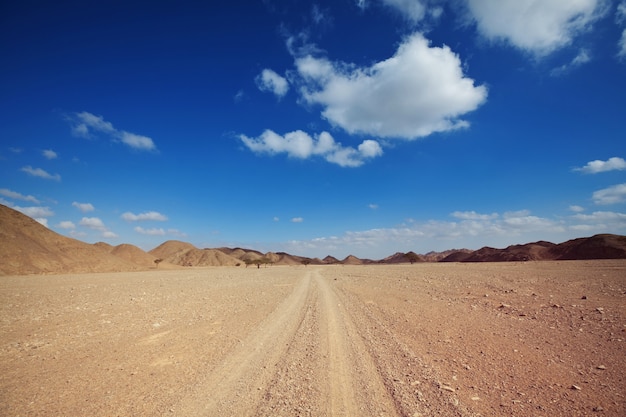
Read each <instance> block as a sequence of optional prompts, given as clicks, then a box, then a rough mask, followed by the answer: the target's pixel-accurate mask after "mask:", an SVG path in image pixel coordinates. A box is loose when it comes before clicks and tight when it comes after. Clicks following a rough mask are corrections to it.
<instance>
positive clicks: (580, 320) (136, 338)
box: [0, 260, 626, 416]
mask: <svg viewBox="0 0 626 417" xmlns="http://www.w3.org/2000/svg"><path fill="white" fill-rule="evenodd" d="M625 277H626V261H624V260H601V261H553V262H518V263H506V262H504V263H471V264H459V263H452V264H451V263H421V264H415V265H410V264H403V265H368V266H363V265H354V266H350V265H332V266H314V265H309V266H302V265H300V266H273V267H265V268H259V269H257V268H236V267H206V268H188V269H185V270H183V271H180V270H157V269H154V270H151V271H139V272H120V273H93V274H60V275H44V276H41V275H30V276H4V277H2V279H1V280H0V309H1V314H0V317H2V322H1V328H0V334H1V335H2V337H1V340H2V349H1V350H0V367H1V369H0V371H1V372H0V375H1V377H0V393H1V397H2V401H0V403H1V405H0V407H1V408H0V414H2V415H5V416H49V415H67V416H78V415H89V416H111V415H120V416H123V415H144V416H154V415H173V416H225V415H233V416H234V415H238V416H244V415H247V416H281V415H282V416H342V415H343V416H348V415H350V416H380V415H385V416H434V415H441V416H494V415H511V416H528V415H534V416H555V415H558V416H587V415H607V416H608V415H610V416H620V415H624V413H625V411H626V401H625V398H624V395H625V394H624V393H625V392H626V381H625V380H624V375H626V362H625V361H624V357H625V354H626V350H625V347H624V340H625V338H626V333H625V329H626V321H625V319H624V318H625V315H626V303H625V298H626V278H625Z"/></svg>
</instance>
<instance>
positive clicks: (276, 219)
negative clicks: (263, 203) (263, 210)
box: [272, 216, 280, 222]
mask: <svg viewBox="0 0 626 417" xmlns="http://www.w3.org/2000/svg"><path fill="white" fill-rule="evenodd" d="M272 220H274V221H275V222H279V221H280V217H278V216H274V218H273V219H272Z"/></svg>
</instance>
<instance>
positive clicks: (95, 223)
mask: <svg viewBox="0 0 626 417" xmlns="http://www.w3.org/2000/svg"><path fill="white" fill-rule="evenodd" d="M78 224H79V225H80V226H83V227H86V228H88V229H91V230H96V231H98V232H100V233H101V236H102V237H104V238H107V239H114V238H116V237H118V236H117V234H115V233H114V232H112V231H111V230H109V229H108V228H107V227H106V226H105V225H104V222H103V221H102V220H101V219H100V218H99V217H83V218H82V219H81V220H80V222H78Z"/></svg>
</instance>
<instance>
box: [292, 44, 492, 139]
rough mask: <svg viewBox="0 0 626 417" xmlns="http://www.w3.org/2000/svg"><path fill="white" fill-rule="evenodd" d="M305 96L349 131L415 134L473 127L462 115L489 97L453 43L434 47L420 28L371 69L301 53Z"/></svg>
mask: <svg viewBox="0 0 626 417" xmlns="http://www.w3.org/2000/svg"><path fill="white" fill-rule="evenodd" d="M295 63H296V69H297V72H298V74H299V76H300V77H301V78H302V82H303V85H302V87H301V89H300V93H301V95H302V98H303V99H304V100H305V101H306V102H307V103H309V104H319V105H321V106H322V107H323V110H322V116H323V117H324V118H326V119H327V120H328V121H329V122H331V123H332V124H333V125H336V126H339V127H341V128H343V129H344V130H345V131H347V132H349V133H352V134H354V133H361V134H369V135H373V136H377V137H385V138H387V137H397V138H405V139H415V138H419V137H424V136H428V135H430V134H431V133H434V132H445V131H449V130H454V129H458V128H463V127H467V126H468V125H469V123H468V122H467V121H465V120H462V119H460V116H462V115H464V114H466V113H468V112H471V111H473V110H475V109H476V108H478V107H479V106H480V105H481V104H482V103H483V102H484V101H485V100H486V97H487V89H486V87H484V86H478V87H477V86H474V81H473V80H472V79H470V78H466V77H465V76H464V75H463V70H462V65H461V61H460V60H459V58H458V56H457V55H456V54H454V53H453V52H452V51H451V50H450V48H449V47H447V46H443V47H431V46H430V44H429V41H428V40H427V39H425V38H424V37H423V36H422V35H421V34H419V33H416V34H414V35H412V36H410V37H408V38H407V39H405V41H404V42H403V43H402V44H401V45H400V47H399V48H398V50H397V52H396V53H395V55H394V56H392V57H391V58H389V59H387V60H384V61H381V62H377V63H375V64H374V65H372V66H370V67H367V68H357V67H355V66H354V65H349V64H344V63H334V62H331V61H329V60H327V59H325V58H315V57H313V56H312V55H305V56H300V57H297V58H296V62H295Z"/></svg>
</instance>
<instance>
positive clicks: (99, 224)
mask: <svg viewBox="0 0 626 417" xmlns="http://www.w3.org/2000/svg"><path fill="white" fill-rule="evenodd" d="M78 224H79V225H81V226H84V227H87V228H89V229H93V230H99V231H101V232H104V231H106V230H107V229H106V226H105V225H104V222H103V221H102V220H100V218H98V217H83V218H82V219H81V220H80V222H79V223H78Z"/></svg>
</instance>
